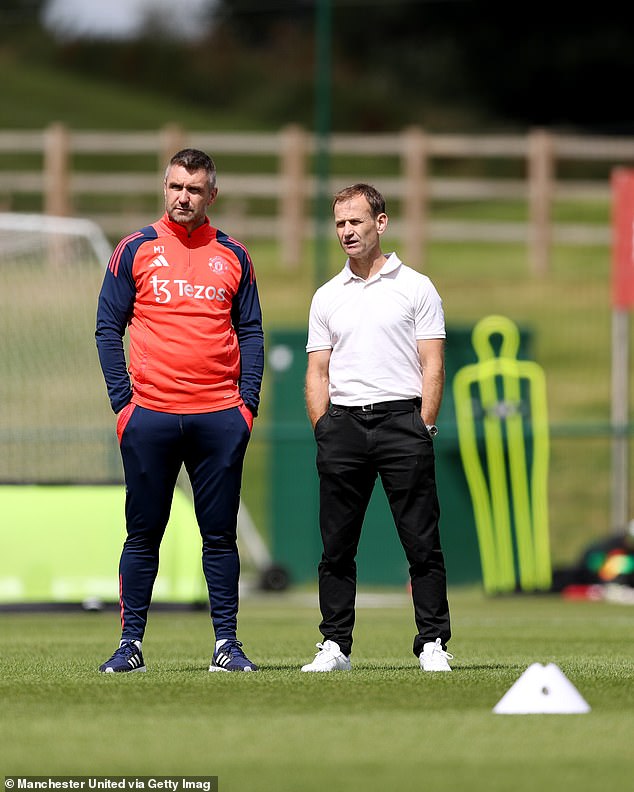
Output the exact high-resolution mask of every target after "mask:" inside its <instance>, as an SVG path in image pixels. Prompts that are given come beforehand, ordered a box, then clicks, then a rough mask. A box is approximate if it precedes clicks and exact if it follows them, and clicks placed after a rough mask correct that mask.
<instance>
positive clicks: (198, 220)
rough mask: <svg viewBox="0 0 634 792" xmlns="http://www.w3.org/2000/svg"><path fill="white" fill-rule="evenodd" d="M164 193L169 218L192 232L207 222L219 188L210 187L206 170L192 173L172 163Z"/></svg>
mask: <svg viewBox="0 0 634 792" xmlns="http://www.w3.org/2000/svg"><path fill="white" fill-rule="evenodd" d="M163 193H164V195H165V211H166V212H167V215H168V217H169V219H170V220H171V221H172V222H174V223H178V224H179V225H182V226H184V227H185V228H186V229H187V230H188V231H189V232H190V233H191V232H192V231H193V230H194V229H195V228H198V226H199V225H202V224H203V223H204V222H205V217H206V215H207V207H208V206H210V205H211V204H212V203H213V202H214V201H215V200H216V195H217V194H218V189H217V188H214V189H213V190H211V189H210V187H209V177H208V175H207V173H206V172H205V171H204V170H198V171H193V172H192V173H190V172H189V171H188V170H187V169H186V168H184V167H183V166H182V165H172V167H171V168H170V169H169V170H168V172H167V177H166V179H165V184H164V186H163Z"/></svg>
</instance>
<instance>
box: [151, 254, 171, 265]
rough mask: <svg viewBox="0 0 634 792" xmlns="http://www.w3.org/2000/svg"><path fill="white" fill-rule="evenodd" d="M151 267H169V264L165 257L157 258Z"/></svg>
mask: <svg viewBox="0 0 634 792" xmlns="http://www.w3.org/2000/svg"><path fill="white" fill-rule="evenodd" d="M150 267H169V263H168V261H167V259H166V258H165V256H162V255H161V256H157V257H156V258H155V259H154V260H153V261H152V262H151V264H150Z"/></svg>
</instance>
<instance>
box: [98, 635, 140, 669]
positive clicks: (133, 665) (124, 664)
mask: <svg viewBox="0 0 634 792" xmlns="http://www.w3.org/2000/svg"><path fill="white" fill-rule="evenodd" d="M99 670H100V671H101V672H102V673H103V674H114V673H121V672H126V671H145V663H144V661H143V655H142V654H141V649H140V648H139V647H138V646H137V644H136V643H135V642H134V641H123V643H122V644H121V646H120V647H119V648H118V649H117V651H116V652H115V653H114V654H113V655H112V657H111V658H110V660H106V662H105V663H103V665H100V666H99Z"/></svg>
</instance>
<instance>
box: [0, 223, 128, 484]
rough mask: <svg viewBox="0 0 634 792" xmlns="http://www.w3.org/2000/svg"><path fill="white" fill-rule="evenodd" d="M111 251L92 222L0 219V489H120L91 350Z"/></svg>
mask: <svg viewBox="0 0 634 792" xmlns="http://www.w3.org/2000/svg"><path fill="white" fill-rule="evenodd" d="M111 252H112V248H111V246H110V244H109V242H108V240H107V239H106V237H105V235H104V234H103V232H102V231H101V229H100V228H99V227H98V226H97V225H95V224H94V223H93V222H91V221H89V220H83V219H74V218H62V217H59V218H58V217H47V216H41V215H22V214H13V213H5V214H2V213H0V328H1V331H0V333H1V336H2V345H1V347H0V404H1V405H2V409H1V410H0V444H1V447H2V454H0V482H2V483H20V484H23V483H91V482H92V483H104V482H107V481H115V480H117V481H118V480H120V479H121V465H120V462H119V459H118V453H117V448H116V444H115V441H114V440H113V426H114V423H113V415H112V412H111V410H110V406H109V404H108V400H107V397H106V393H105V388H104V384H103V378H102V375H101V371H100V369H99V363H98V358H97V350H96V346H95V339H94V333H95V314H96V304H97V297H98V294H99V289H100V287H101V281H102V278H103V272H104V269H105V266H106V264H107V262H108V259H109V257H110V254H111Z"/></svg>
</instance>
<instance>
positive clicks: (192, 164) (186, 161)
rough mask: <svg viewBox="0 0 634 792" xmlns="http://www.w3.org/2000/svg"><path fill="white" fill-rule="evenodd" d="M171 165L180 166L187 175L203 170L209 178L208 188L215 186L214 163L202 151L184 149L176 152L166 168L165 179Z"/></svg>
mask: <svg viewBox="0 0 634 792" xmlns="http://www.w3.org/2000/svg"><path fill="white" fill-rule="evenodd" d="M173 165H182V167H183V168H185V170H187V171H189V173H194V171H199V170H204V171H205V172H206V173H207V176H208V177H209V187H210V189H212V190H213V189H214V188H215V186H216V163H215V162H214V161H213V160H212V158H211V157H210V156H209V154H205V152H204V151H199V150H198V149H194V148H184V149H181V150H180V151H177V152H176V154H174V156H173V157H172V158H171V160H170V161H169V164H168V166H167V168H166V169H165V178H167V172H168V171H169V169H170V168H171V167H172V166H173Z"/></svg>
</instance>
